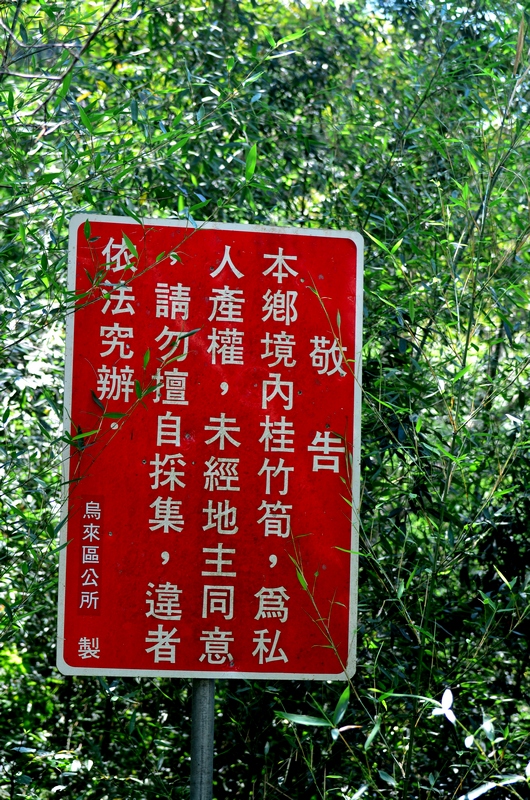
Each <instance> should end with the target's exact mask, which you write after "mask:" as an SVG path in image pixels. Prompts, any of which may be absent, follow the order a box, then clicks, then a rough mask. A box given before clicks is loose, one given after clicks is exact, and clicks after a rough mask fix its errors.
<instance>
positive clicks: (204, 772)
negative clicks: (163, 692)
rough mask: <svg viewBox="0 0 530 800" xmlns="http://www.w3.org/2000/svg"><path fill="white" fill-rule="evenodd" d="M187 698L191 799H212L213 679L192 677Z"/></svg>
mask: <svg viewBox="0 0 530 800" xmlns="http://www.w3.org/2000/svg"><path fill="white" fill-rule="evenodd" d="M192 684H193V695H192V701H191V782H190V798H191V800H212V794H213V718H214V699H215V681H214V680H212V679H211V678H194V679H193V681H192Z"/></svg>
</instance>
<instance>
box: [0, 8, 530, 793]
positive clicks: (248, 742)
mask: <svg viewBox="0 0 530 800" xmlns="http://www.w3.org/2000/svg"><path fill="white" fill-rule="evenodd" d="M0 40H1V42H2V47H1V55H0V58H1V64H0V137H1V142H2V150H1V152H2V158H1V161H0V210H1V221H0V303H1V308H2V317H1V323H0V324H1V325H2V345H1V361H0V381H1V385H2V392H1V395H0V403H1V406H2V408H1V412H0V413H1V414H2V415H3V416H2V422H3V434H2V439H1V454H2V464H1V467H0V469H1V472H0V479H1V523H2V524H1V528H0V591H1V606H0V610H1V617H0V620H1V631H2V639H1V644H0V648H1V649H0V674H1V692H0V703H1V714H0V740H1V742H2V755H1V762H0V797H6V798H22V797H25V798H47V797H51V796H52V795H55V794H58V795H59V796H60V795H61V793H62V794H63V795H64V796H65V797H72V798H74V797H75V798H85V797H86V798H100V799H101V800H103V799H104V798H109V800H110V798H138V799H139V798H163V797H167V798H170V797H171V798H180V797H185V796H186V793H187V791H188V790H187V783H188V778H189V750H190V748H189V733H190V705H191V696H190V682H189V681H184V680H178V681H177V680H172V681H171V680H162V679H138V680H135V679H119V680H112V681H110V680H109V681H108V682H107V681H105V680H103V679H100V680H98V679H95V678H91V679H83V678H66V677H63V676H61V675H60V674H59V673H58V671H57V670H56V668H55V666H54V660H55V653H54V638H55V619H56V611H55V604H56V582H57V578H56V564H57V547H58V544H57V540H58V529H59V526H60V523H59V509H60V458H61V448H62V446H63V443H62V440H61V436H62V433H61V423H60V420H61V414H62V411H61V403H62V362H63V344H64V321H65V314H66V311H67V308H68V296H67V292H66V280H65V275H66V247H67V240H66V235H67V224H68V220H69V218H70V217H71V215H72V214H73V213H75V212H76V211H87V210H89V211H92V212H98V213H117V214H129V215H132V216H135V217H138V216H179V217H187V218H190V217H191V218H195V219H210V220H217V221H234V222H252V223H267V224H271V223H272V224H287V225H297V226H316V227H321V228H326V227H329V228H344V229H350V230H359V231H362V232H363V233H364V235H365V240H366V243H367V252H366V259H365V260H366V300H365V356H364V412H363V413H364V416H363V454H362V477H363V485H362V508H361V586H360V628H359V665H358V671H357V675H356V676H355V678H354V679H353V681H352V684H351V687H350V701H349V704H348V707H347V710H346V713H345V715H344V716H343V717H342V719H341V720H340V721H339V717H340V714H338V715H337V717H336V719H335V720H333V719H332V717H333V712H334V709H335V706H336V704H337V701H338V699H339V697H340V695H341V693H342V692H343V689H344V686H343V685H342V684H331V683H330V684H326V683H323V684H316V685H315V684H311V683H310V682H306V683H304V682H286V683H282V682H271V683H267V682H263V683H260V682H255V683H251V682H245V681H233V682H225V683H222V682H219V683H218V686H217V704H216V755H215V781H216V783H215V788H214V797H215V798H216V799H217V800H221V799H222V798H225V797H231V798H232V797H238V798H248V797H253V798H258V797H259V798H266V797H269V798H278V800H280V798H285V797H287V798H304V799H307V800H309V799H310V798H311V800H312V799H313V798H315V799H316V798H330V800H331V798H344V799H345V798H348V799H349V800H353V798H358V797H361V796H364V797H366V798H375V797H379V796H381V797H382V796H388V797H395V798H398V797H399V798H402V799H403V800H405V799H406V798H422V799H423V798H425V799H427V798H435V797H444V798H445V797H447V798H448V797H455V798H457V797H469V798H470V800H474V798H476V797H478V796H480V795H481V794H482V793H484V794H486V793H487V794H486V797H488V798H501V797H508V796H514V797H522V798H528V797H530V791H529V788H528V784H527V774H526V770H527V764H528V763H529V761H530V739H529V736H530V707H529V704H528V693H529V689H530V671H529V646H530V645H529V634H530V624H529V621H528V610H529V604H528V597H527V589H528V583H529V581H530V556H529V555H528V543H527V539H528V531H529V529H530V493H529V486H530V460H529V456H528V446H529V443H530V438H529V437H528V434H527V428H526V413H527V411H526V409H527V401H528V399H529V398H528V363H529V359H530V348H529V341H528V335H527V331H526V327H527V325H528V311H529V305H530V299H529V286H528V264H529V253H528V241H529V237H530V213H529V191H530V190H529V177H530V160H529V158H528V147H529V145H530V130H529V124H530V116H529V104H530V97H529V92H530V73H529V71H530V65H529V60H528V55H527V54H528V39H527V37H526V36H525V14H524V6H523V4H522V3H517V2H512V0H471V1H470V2H469V3H468V4H464V5H460V4H458V3H454V2H447V3H442V2H438V0H432V2H429V0H380V2H375V0H372V2H370V3H367V4H365V3H363V2H361V1H360V0H359V1H358V0H352V2H349V3H343V4H337V5H336V4H334V3H331V2H328V1H327V0H324V1H323V2H307V3H303V2H296V0H293V2H279V1H278V0H259V1H258V2H253V1H252V0H205V2H204V4H200V3H199V1H198V0H195V1H193V0H183V2H182V3H176V2H174V0H168V1H167V2H160V3H155V2H152V0H113V1H112V2H111V0H93V2H88V1H87V2H84V1H83V2H80V0H56V1H55V2H53V1H52V0H50V2H45V1H44V0H42V2H37V0H17V2H14V1H13V2H3V3H2V4H1V6H0ZM253 145H256V146H257V152H258V162H257V167H256V171H255V173H254V175H253V177H251V179H250V180H248V179H247V178H248V177H249V176H248V175H247V178H246V177H245V164H246V161H247V155H248V153H249V151H250V149H251V147H252V146H253ZM338 502H340V501H339V500H338ZM447 689H449V690H451V693H449V692H446V690H447ZM444 693H445V694H444ZM442 697H443V698H444V699H443V702H442ZM282 711H287V712H295V713H299V714H308V715H311V716H313V717H315V716H319V717H321V718H323V717H325V716H327V717H328V718H329V719H330V720H331V724H330V725H329V726H327V727H326V726H325V725H323V726H318V727H316V726H310V725H296V724H292V723H289V722H287V721H285V720H282V719H281V713H280V716H279V715H278V714H277V713H276V712H282ZM433 711H434V712H435V713H433ZM335 724H336V725H339V727H342V726H354V727H347V728H346V727H345V730H339V729H337V728H335V727H334V725H335ZM474 790H476V791H474ZM468 792H470V794H469V795H468V794H466V793H468Z"/></svg>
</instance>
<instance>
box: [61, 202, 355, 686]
mask: <svg viewBox="0 0 530 800" xmlns="http://www.w3.org/2000/svg"><path fill="white" fill-rule="evenodd" d="M87 220H88V221H89V222H92V221H93V222H120V223H121V224H123V225H139V224H140V223H139V222H138V220H135V219H133V218H132V217H121V216H113V215H108V216H107V215H103V214H89V213H88V214H76V215H75V216H74V217H72V219H71V220H70V226H69V242H68V291H69V292H71V293H72V295H73V293H74V292H75V280H76V261H77V233H78V229H79V226H80V225H84V223H85V222H86V221H87ZM142 225H143V226H150V225H156V226H172V227H179V228H184V229H191V230H198V229H200V228H203V229H211V230H225V231H259V232H261V233H286V234H289V235H291V236H326V237H328V238H335V239H351V241H353V242H354V243H355V245H356V246H357V283H356V310H355V345H356V349H355V355H354V358H355V366H354V381H355V386H356V391H355V393H354V408H353V463H352V465H351V472H352V487H351V488H352V521H351V559H350V581H351V583H350V585H351V587H352V595H353V597H352V602H351V606H350V619H349V630H348V635H349V641H350V644H349V647H348V661H347V667H346V670H344V671H342V672H339V673H331V674H307V673H301V674H299V673H287V674H286V673H284V672H267V673H262V672H223V671H221V670H215V671H214V670H212V671H210V670H197V671H196V672H194V671H188V670H178V669H164V670H160V669H148V670H137V669H105V668H100V667H71V666H70V665H69V664H67V663H66V662H65V660H64V657H63V644H64V636H63V630H64V616H65V589H66V550H67V542H68V522H67V520H66V517H67V514H68V478H69V474H68V460H69V459H68V454H69V448H68V446H66V447H65V449H64V455H63V465H62V478H63V480H62V486H63V493H62V503H61V521H62V528H61V539H60V545H61V548H62V549H61V551H60V562H59V607H58V620H57V667H58V669H59V670H60V672H62V673H63V674H64V675H105V676H106V675H108V676H114V675H116V676H120V675H123V676H128V677H146V678H159V677H163V678H212V679H216V678H242V679H252V680H322V681H324V680H348V679H349V678H351V677H352V676H353V675H354V674H355V667H356V663H355V662H356V652H357V637H356V634H357V631H356V626H357V586H358V570H359V556H358V549H359V544H358V542H359V503H360V444H361V378H362V364H361V351H362V332H363V331H362V323H363V267H364V261H363V256H364V239H363V237H362V236H361V234H360V233H355V232H353V231H341V230H324V229H321V228H280V227H274V226H270V225H239V224H234V225H231V224H228V223H220V222H219V223H218V222H196V227H194V226H193V225H192V224H191V223H190V222H187V221H185V220H181V219H171V218H170V219H168V218H166V219H152V218H148V219H144V220H142ZM74 326H75V313H73V312H69V313H68V315H67V319H66V353H65V370H64V416H63V425H64V430H65V431H69V430H70V417H71V405H72V370H73V341H74Z"/></svg>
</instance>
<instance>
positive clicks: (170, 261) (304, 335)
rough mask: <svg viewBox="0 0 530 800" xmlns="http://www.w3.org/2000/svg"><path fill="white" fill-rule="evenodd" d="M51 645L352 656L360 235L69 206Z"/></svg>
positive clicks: (343, 669) (176, 655)
mask: <svg viewBox="0 0 530 800" xmlns="http://www.w3.org/2000/svg"><path fill="white" fill-rule="evenodd" d="M69 281H70V290H71V292H72V296H73V298H74V300H73V306H72V313H71V314H70V315H69V322H68V331H67V366H66V379H65V407H66V412H65V429H66V435H67V437H68V438H69V444H68V446H67V449H66V455H65V461H64V483H65V488H66V490H67V498H66V500H65V517H66V519H65V524H64V526H63V531H62V537H63V538H62V542H63V544H64V547H63V549H62V551H61V567H60V596H59V638H58V664H59V668H60V669H61V671H63V672H65V673H67V674H76V675H166V676H190V677H198V676H203V677H206V676H207V677H224V678H228V677H239V678H261V677H263V678H265V677H267V678H317V679H333V678H345V677H346V676H348V675H351V674H352V673H353V671H354V657H355V653H354V651H355V624H356V591H357V585H356V581H357V558H356V551H357V509H358V481H359V466H358V463H359V426H360V349H361V322H362V239H361V237H360V236H359V235H358V234H354V233H349V232H343V231H321V230H303V229H301V230H298V229H282V228H268V227H257V226H243V225H220V224H219V225H218V224H199V225H198V226H197V227H192V226H191V225H190V224H189V223H187V222H182V221H174V220H145V221H144V223H143V224H139V223H137V222H135V221H134V220H131V219H128V218H125V217H123V218H120V217H102V216H91V217H89V218H88V219H87V218H86V217H85V216H80V215H78V216H77V217H75V218H74V219H73V220H72V223H71V228H70V265H69Z"/></svg>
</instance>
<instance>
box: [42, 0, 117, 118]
mask: <svg viewBox="0 0 530 800" xmlns="http://www.w3.org/2000/svg"><path fill="white" fill-rule="evenodd" d="M120 2H121V0H114V2H113V3H112V5H111V6H110V8H109V10H108V11H106V12H105V14H103V16H102V17H101V19H100V21H99V22H98V24H97V25H96V27H95V28H94V30H93V31H92V33H91V34H90V36H89V37H88V39H87V40H86V42H85V44H84V45H83V47H82V48H81V50H80V51H79V52H78V53H76V54H75V55H74V57H73V58H72V63H71V64H70V66H69V67H68V69H66V70H65V71H64V72H63V74H62V76H61V79H60V83H59V82H58V83H57V85H56V86H54V88H53V89H52V91H51V92H50V93H49V95H48V97H46V98H45V99H44V100H43V101H42V103H40V105H39V106H38V107H37V109H36V111H35V113H36V114H38V113H39V111H41V109H43V108H44V107H45V106H46V105H47V104H48V103H49V102H50V100H53V98H54V97H55V95H56V94H57V92H58V91H59V87H60V85H61V83H62V82H63V81H64V79H65V78H66V77H67V75H69V74H70V72H71V71H72V70H73V68H74V67H75V65H76V64H77V62H78V61H79V60H80V59H81V57H82V56H83V54H84V53H85V52H86V51H87V49H88V48H89V47H90V45H91V44H92V42H93V41H94V39H95V38H96V36H97V35H98V33H99V32H100V31H101V29H102V27H103V25H104V24H105V21H106V20H107V19H108V18H109V17H110V15H111V14H112V12H113V11H114V9H115V8H116V6H117V5H118V4H119V3H120Z"/></svg>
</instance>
